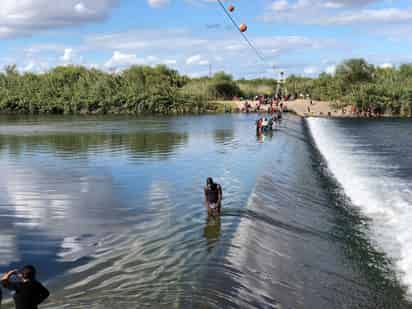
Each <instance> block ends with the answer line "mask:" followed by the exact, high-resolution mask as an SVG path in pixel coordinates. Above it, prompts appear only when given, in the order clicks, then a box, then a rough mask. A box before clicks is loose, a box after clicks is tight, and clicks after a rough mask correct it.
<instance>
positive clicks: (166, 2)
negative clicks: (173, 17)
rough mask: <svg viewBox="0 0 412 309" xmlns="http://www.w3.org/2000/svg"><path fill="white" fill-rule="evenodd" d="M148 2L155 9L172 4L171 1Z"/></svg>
mask: <svg viewBox="0 0 412 309" xmlns="http://www.w3.org/2000/svg"><path fill="white" fill-rule="evenodd" d="M148 2H149V5H150V6H151V7H153V8H161V7H165V6H167V5H169V4H170V0H148Z"/></svg>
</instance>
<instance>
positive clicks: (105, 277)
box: [0, 115, 403, 309]
mask: <svg viewBox="0 0 412 309" xmlns="http://www.w3.org/2000/svg"><path fill="white" fill-rule="evenodd" d="M0 120H1V125H0V170H1V171H2V177H1V178H0V235H1V236H0V271H5V270H6V269H8V268H12V267H15V266H19V265H21V264H25V263H33V264H35V265H36V266H37V267H38V268H39V272H40V277H41V279H42V280H46V281H47V285H48V286H49V287H50V288H51V290H52V297H51V298H50V300H49V301H48V303H47V304H45V306H44V307H45V308H63V307H65V308H79V309H80V308H116V307H119V308H123V307H125V308H128V307H132V308H135V307H139V308H223V307H227V308H233V307H247V308H275V307H283V308H289V307H293V308H322V307H323V308H334V307H336V308H338V307H345V306H346V307H351V308H352V307H360V308H379V305H382V304H390V303H391V302H392V304H394V305H397V308H399V306H398V305H399V304H401V303H402V302H403V300H402V293H401V292H399V293H398V291H400V289H399V287H398V285H397V282H396V280H393V279H391V280H389V281H388V280H387V279H385V278H383V277H382V276H381V275H379V274H378V273H372V272H368V270H366V271H365V270H364V269H359V268H358V266H359V264H357V263H356V261H355V262H354V261H353V256H356V255H355V254H348V252H347V251H348V250H349V249H350V250H352V252H353V251H354V250H355V251H356V246H354V245H350V244H352V243H356V244H357V245H359V246H363V244H367V241H366V240H365V239H364V238H363V235H360V236H359V235H357V234H356V228H354V227H353V226H352V225H350V224H347V225H345V226H347V229H346V230H345V233H344V234H345V235H351V238H350V239H349V238H344V237H342V236H340V237H338V236H337V235H341V234H339V233H338V232H337V230H339V229H340V225H339V222H347V221H348V222H349V221H350V222H352V221H353V220H352V219H342V218H347V215H346V214H345V213H340V212H338V211H336V207H335V206H331V205H335V204H334V203H337V202H336V197H334V196H332V195H330V194H329V193H330V192H329V190H335V189H334V188H335V187H333V186H332V185H331V184H330V183H329V182H328V181H327V180H325V181H322V179H323V178H322V177H323V176H321V175H320V173H319V171H317V170H316V169H314V168H313V167H314V166H315V167H316V166H319V159H318V157H317V156H316V155H314V154H313V148H312V146H311V145H310V144H309V143H308V142H307V136H306V133H305V129H304V127H303V126H302V122H301V120H299V119H298V118H295V117H293V116H291V117H289V118H286V120H285V121H284V122H283V124H282V126H281V127H279V129H278V130H276V131H274V132H268V133H267V134H264V135H262V136H259V137H257V136H256V129H255V124H254V120H255V119H254V116H249V115H224V116H201V117H200V116H191V117H171V118H142V119H134V118H117V119H116V118H103V119H101V118H98V117H96V118H93V117H91V118H90V117H88V118H75V117H74V118H22V119H11V120H10V119H6V118H0ZM262 142H263V143H262ZM209 176H211V177H213V178H214V179H215V180H216V182H218V183H220V184H222V186H223V188H224V198H223V209H222V214H221V216H219V217H208V215H207V212H206V211H205V208H204V205H203V198H204V196H203V185H204V181H205V179H206V178H207V177H209ZM339 209H340V208H339ZM338 219H339V220H338ZM345 220H346V221H345ZM351 220H352V221H351ZM348 248H349V249H348ZM362 248H368V247H367V246H366V245H365V246H364V247H362ZM357 252H362V255H363V256H364V259H365V260H367V261H368V262H369V263H371V264H374V263H375V264H374V265H375V266H376V268H380V269H385V266H384V265H383V264H384V263H385V261H386V260H385V259H382V260H379V261H374V260H372V259H371V260H369V255H370V252H371V251H370V250H369V249H365V250H357ZM374 280H376V281H377V280H379V281H381V282H385V284H386V287H387V288H386V289H385V291H383V288H382V286H384V285H376V284H374V283H375V282H374ZM388 286H390V288H388ZM395 290H396V291H395ZM352 295H355V297H353V296H352ZM394 295H395V296H396V298H397V299H398V302H397V303H395V302H394V301H393V299H395V296H394ZM402 304H403V303H402Z"/></svg>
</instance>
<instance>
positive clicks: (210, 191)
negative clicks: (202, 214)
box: [205, 177, 222, 215]
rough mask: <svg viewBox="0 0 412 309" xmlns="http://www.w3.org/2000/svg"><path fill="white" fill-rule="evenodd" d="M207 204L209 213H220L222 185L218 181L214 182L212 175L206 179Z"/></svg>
mask: <svg viewBox="0 0 412 309" xmlns="http://www.w3.org/2000/svg"><path fill="white" fill-rule="evenodd" d="M205 204H206V209H207V212H208V214H209V215H220V210H221V207H222V205H221V204H222V187H221V186H220V185H219V184H218V183H214V182H213V179H212V178H211V177H209V178H208V179H207V180H206V187H205Z"/></svg>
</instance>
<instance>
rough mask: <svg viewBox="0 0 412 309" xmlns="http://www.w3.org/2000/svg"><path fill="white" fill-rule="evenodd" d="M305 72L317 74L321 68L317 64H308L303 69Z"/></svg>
mask: <svg viewBox="0 0 412 309" xmlns="http://www.w3.org/2000/svg"><path fill="white" fill-rule="evenodd" d="M303 73H305V74H306V75H315V74H317V73H319V68H318V67H316V66H308V67H305V68H304V69H303Z"/></svg>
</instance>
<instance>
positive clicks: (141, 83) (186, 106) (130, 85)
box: [0, 59, 412, 116]
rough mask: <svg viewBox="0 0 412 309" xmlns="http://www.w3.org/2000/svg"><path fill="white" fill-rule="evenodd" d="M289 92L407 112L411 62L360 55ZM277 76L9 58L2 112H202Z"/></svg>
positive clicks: (297, 82)
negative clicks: (391, 64)
mask: <svg viewBox="0 0 412 309" xmlns="http://www.w3.org/2000/svg"><path fill="white" fill-rule="evenodd" d="M286 87H287V89H288V91H289V94H292V96H293V95H296V94H307V95H310V96H311V98H312V99H315V100H327V101H332V102H334V103H335V104H336V105H337V106H345V105H348V104H354V105H356V106H357V107H358V109H359V110H365V109H368V108H373V109H376V108H379V109H380V110H381V111H383V112H387V113H391V114H395V115H405V116H411V115H412V65H408V64H404V65H401V66H400V67H399V68H385V69H383V68H377V67H375V66H373V65H370V64H368V63H367V62H366V61H364V60H362V59H351V60H347V61H345V62H343V63H342V64H340V65H339V66H338V67H337V69H336V74H334V75H331V74H326V73H322V74H320V75H319V77H317V78H306V77H298V76H293V75H292V76H290V77H289V78H287V80H286ZM275 90H276V80H275V79H255V80H245V79H241V80H237V81H235V80H234V79H233V77H232V76H231V75H228V74H226V73H224V72H219V73H216V74H215V75H214V76H213V77H211V78H209V77H202V78H189V77H187V76H182V75H179V73H178V72H177V71H175V70H172V69H170V68H167V67H166V66H163V65H160V66H157V67H148V66H133V67H130V68H129V69H127V70H125V71H123V72H121V73H117V74H110V73H107V72H103V71H99V70H96V69H87V68H85V67H77V66H65V67H57V68H55V69H53V70H51V71H49V72H46V73H42V74H34V73H24V74H20V73H19V72H18V71H17V70H16V67H15V66H9V67H7V68H6V69H5V71H4V73H0V112H3V113H26V114H43V113H45V114H94V113H99V114H120V113H121V114H143V113H162V114H168V113H201V112H206V111H210V110H216V109H217V105H216V104H213V103H211V102H213V101H217V100H227V99H232V98H233V97H246V98H251V97H253V96H256V95H260V94H264V95H267V96H274V95H275Z"/></svg>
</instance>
